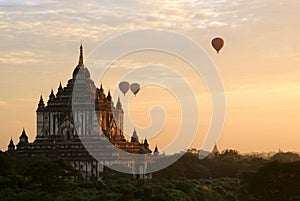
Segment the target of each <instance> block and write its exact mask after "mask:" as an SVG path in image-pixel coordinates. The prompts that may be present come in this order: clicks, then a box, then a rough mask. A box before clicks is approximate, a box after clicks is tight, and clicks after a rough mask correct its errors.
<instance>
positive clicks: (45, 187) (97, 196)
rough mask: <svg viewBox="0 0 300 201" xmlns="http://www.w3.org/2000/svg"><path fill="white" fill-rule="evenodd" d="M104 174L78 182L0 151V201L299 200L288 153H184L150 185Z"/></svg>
mask: <svg viewBox="0 0 300 201" xmlns="http://www.w3.org/2000/svg"><path fill="white" fill-rule="evenodd" d="M170 157H171V156H170ZM160 160H163V159H160ZM104 170H105V171H104V173H103V180H102V181H84V180H83V179H82V177H81V175H80V173H79V172H78V171H76V170H74V169H73V168H72V166H70V165H69V164H68V163H67V162H65V161H63V160H62V159H55V160H50V159H47V158H41V157H32V158H21V157H18V156H17V155H14V154H9V153H7V152H1V153H0V200H1V201H2V200H3V201H6V200H12V201H18V200H22V201H23V200H25V201H26V200H43V201H47V200H57V201H59V200H89V201H93V200H104V201H108V200H112V201H114V200H116V201H117V200H122V201H127V200H128V201H131V200H136V201H138V200H139V201H154V200H155V201H156V200H157V201H163V200H165V201H168V200H170V201H176V200H178V201H181V200H182V201H196V200H199V201H231V200H232V201H237V200H241V201H269V200H270V201H294V200H295V201H296V200H299V201H300V157H299V155H298V154H294V153H277V154H275V155H274V156H273V157H272V158H270V159H263V158H260V157H254V156H243V155H240V154H239V153H238V152H237V151H234V150H226V151H224V152H222V153H221V154H217V155H215V156H213V157H207V158H205V159H202V160H200V159H198V154H197V152H196V151H195V150H189V151H188V152H187V153H186V154H185V155H184V156H183V157H182V158H181V159H180V160H178V161H177V162H176V163H174V164H173V165H171V166H169V167H168V168H166V169H164V170H161V171H159V172H156V173H154V174H153V179H152V180H138V179H136V180H135V179H132V176H131V175H126V174H121V173H118V172H115V171H113V170H111V169H108V168H105V169H104Z"/></svg>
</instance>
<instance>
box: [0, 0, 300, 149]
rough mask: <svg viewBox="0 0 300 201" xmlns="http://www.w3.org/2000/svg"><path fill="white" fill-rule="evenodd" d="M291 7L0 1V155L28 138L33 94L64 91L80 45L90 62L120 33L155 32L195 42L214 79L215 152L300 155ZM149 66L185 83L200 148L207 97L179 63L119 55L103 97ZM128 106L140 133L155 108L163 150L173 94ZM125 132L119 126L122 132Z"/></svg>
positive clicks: (217, 0) (211, 0) (145, 97)
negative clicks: (222, 113)
mask: <svg viewBox="0 0 300 201" xmlns="http://www.w3.org/2000/svg"><path fill="white" fill-rule="evenodd" d="M299 7H300V2H299V1H298V0H286V1H277V0H265V1H260V0H252V1H246V0H238V1H229V0H202V1H196V0H172V1H171V0H161V1H158V0H152V1H146V2H144V1H138V0H119V1H112V0H109V1H108V0H107V1H95V0H94V1H93V0H91V1H79V0H73V1H54V0H44V1H33V0H28V1H27V0H13V1H12V0H0V38H1V45H0V72H1V73H0V92H1V93H0V122H1V123H0V125H1V127H0V135H1V140H0V149H1V150H6V148H7V145H8V143H9V140H10V138H13V140H14V142H15V143H16V142H18V137H19V136H20V134H21V131H22V129H23V128H25V129H26V131H27V134H28V136H29V140H30V141H33V140H34V138H35V135H36V124H35V121H36V120H35V118H36V117H35V110H36V107H37V103H38V101H39V96H40V95H43V97H44V99H45V100H47V99H48V96H49V94H50V91H51V89H52V88H53V89H54V91H57V88H58V85H59V82H62V84H63V85H66V83H67V81H68V79H70V78H71V75H72V71H73V69H74V68H75V66H76V64H77V61H78V60H77V59H78V51H79V50H78V48H79V45H80V41H83V44H84V51H85V55H89V54H91V53H92V51H93V50H94V49H95V48H96V47H97V46H98V45H99V44H100V43H101V42H103V41H105V40H107V39H109V38H111V37H114V36H116V35H118V34H122V33H124V32H128V31H134V30H137V29H145V28H163V29H168V30H171V31H176V32H178V33H181V34H184V35H185V36H187V37H189V38H190V39H192V40H193V41H195V43H197V44H198V45H199V46H201V47H202V48H203V50H204V51H205V52H206V53H207V55H208V56H209V57H210V58H211V59H212V61H213V62H214V64H215V65H216V67H217V69H218V71H219V73H220V76H221V78H222V81H223V84H224V88H225V96H226V120H225V123H224V129H223V132H222V134H221V136H220V138H219V139H218V140H217V142H216V143H217V145H218V147H219V149H228V148H231V149H237V150H239V151H240V152H264V151H266V152H267V151H277V150H278V149H281V150H284V151H297V152H300V123H299V120H300V118H299V113H300V79H299V77H300V48H299V47H300V38H299V33H300V26H299V20H298V19H299ZM215 36H221V37H222V38H224V40H225V46H224V47H223V49H222V50H221V52H220V54H216V52H215V51H214V50H213V49H212V47H211V45H210V41H211V39H212V38H213V37H215ZM149 61H151V62H153V63H155V64H162V65H166V66H171V67H172V68H173V69H176V70H177V71H178V72H179V73H181V74H182V75H183V76H184V77H186V79H187V80H188V81H189V83H190V84H191V85H192V87H193V89H194V91H195V93H196V97H197V101H198V106H199V108H201V112H202V113H201V120H200V121H199V125H200V127H199V130H198V133H197V136H196V138H195V139H194V142H193V144H192V147H195V148H200V147H201V144H202V143H203V139H204V137H205V134H206V132H207V130H208V127H209V123H210V118H211V109H210V108H211V107H210V99H209V96H208V92H207V89H206V87H205V84H203V81H202V80H201V79H199V77H194V76H193V75H194V74H193V72H192V71H191V70H188V69H189V65H188V64H186V63H185V62H184V61H182V60H180V59H178V58H176V57H174V56H172V55H168V54H165V53H159V52H153V51H152V52H151V51H148V52H143V53H134V54H132V55H126V56H124V57H122V58H120V59H119V60H118V61H116V62H114V63H113V65H115V66H117V68H112V70H111V71H109V72H108V75H107V76H106V77H104V79H103V80H102V82H103V85H104V89H105V90H106V91H107V90H108V89H114V88H116V85H117V83H116V82H111V80H112V79H111V78H116V77H117V74H118V73H120V72H122V67H124V68H123V70H124V69H126V66H138V65H140V64H146V63H147V64H148V63H149ZM132 68H134V67H132ZM161 76H162V77H163V76H164V73H163V72H162V75H161ZM96 84H97V86H99V83H98V82H96ZM153 94H156V95H155V96H153ZM127 98H129V99H130V104H129V108H131V110H130V115H131V118H132V120H133V121H134V122H135V125H134V126H135V127H136V128H137V131H138V133H139V131H141V130H142V128H143V127H145V126H147V125H148V124H149V122H151V119H149V118H150V117H149V116H147V115H145V114H148V111H149V108H151V105H153V104H154V105H157V104H158V105H162V107H163V108H164V111H165V112H166V114H168V115H167V117H168V118H167V121H166V125H165V127H164V128H163V129H162V130H161V131H160V132H159V134H158V135H157V136H152V137H149V138H150V139H149V141H150V145H151V148H153V147H154V146H155V145H156V144H157V145H158V146H159V147H164V146H166V145H167V144H168V143H170V142H171V141H172V138H173V137H174V134H175V133H176V129H178V127H179V126H178V124H180V104H177V103H176V101H174V96H172V95H171V94H170V93H169V92H168V91H166V90H164V89H161V88H159V87H157V88H156V87H144V88H143V90H141V91H140V92H139V94H138V95H137V96H136V97H134V96H131V97H127ZM122 99H124V97H122V96H121V100H122ZM114 100H115V101H116V97H114ZM169 100H170V101H169ZM125 127H126V125H125ZM132 127H133V125H127V127H126V132H127V133H130V132H132ZM139 134H140V136H141V137H147V136H145V134H143V133H139ZM129 135H130V134H129ZM147 135H148V134H147Z"/></svg>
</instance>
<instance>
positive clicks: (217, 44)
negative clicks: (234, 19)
mask: <svg viewBox="0 0 300 201" xmlns="http://www.w3.org/2000/svg"><path fill="white" fill-rule="evenodd" d="M211 45H212V46H213V47H214V48H215V50H216V51H217V53H218V54H219V51H220V50H221V49H222V47H223V46H224V40H223V39H222V38H219V37H217V38H214V39H212V41H211Z"/></svg>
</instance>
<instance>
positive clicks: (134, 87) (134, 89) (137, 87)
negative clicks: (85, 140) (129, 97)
mask: <svg viewBox="0 0 300 201" xmlns="http://www.w3.org/2000/svg"><path fill="white" fill-rule="evenodd" d="M130 90H131V91H132V93H134V95H136V94H137V93H138V92H139V91H140V85H139V84H138V83H132V84H131V85H130Z"/></svg>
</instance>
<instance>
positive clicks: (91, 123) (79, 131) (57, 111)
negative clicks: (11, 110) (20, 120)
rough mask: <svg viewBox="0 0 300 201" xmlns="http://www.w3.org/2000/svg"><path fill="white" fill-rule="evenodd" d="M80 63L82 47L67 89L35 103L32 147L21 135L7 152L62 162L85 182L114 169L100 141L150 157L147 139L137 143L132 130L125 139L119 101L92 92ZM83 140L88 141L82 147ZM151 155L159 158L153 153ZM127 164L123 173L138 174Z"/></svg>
mask: <svg viewBox="0 0 300 201" xmlns="http://www.w3.org/2000/svg"><path fill="white" fill-rule="evenodd" d="M83 58H84V57H83V47H82V45H81V46H80V54H79V61H78V64H77V66H76V67H75V69H74V71H73V74H72V78H71V79H69V80H68V82H67V85H66V86H64V87H63V86H62V84H61V83H60V84H59V87H58V89H57V92H56V94H55V93H54V91H53V89H52V90H51V93H50V95H49V98H48V100H47V102H46V103H45V101H44V99H43V97H42V96H41V97H40V100H39V103H38V106H37V110H36V125H37V129H36V137H35V140H34V142H29V141H28V136H27V134H26V131H25V129H23V131H22V133H21V136H20V137H19V142H18V143H17V145H16V146H15V144H14V142H13V140H12V139H11V141H10V143H9V145H8V151H10V152H15V153H18V154H22V155H24V156H25V157H26V156H45V157H48V158H55V157H61V158H63V159H65V160H66V161H68V162H70V163H71V164H72V165H73V167H74V168H75V169H78V170H79V171H81V172H82V175H83V176H84V177H85V178H86V179H90V178H92V177H93V178H98V179H99V178H101V173H102V171H103V165H108V166H109V165H111V164H113V163H117V162H116V160H115V159H114V158H113V157H110V154H111V153H105V152H106V150H107V149H105V148H104V147H105V146H107V144H105V143H104V140H103V143H102V144H101V143H99V141H100V142H101V139H104V138H105V139H107V140H108V141H109V142H110V143H111V145H112V146H115V147H117V148H119V149H120V150H123V151H125V152H128V153H134V154H139V153H142V154H151V153H152V151H151V150H150V148H149V144H148V142H147V139H144V140H140V139H139V138H138V135H137V132H136V131H135V130H134V131H133V134H132V136H131V138H130V139H129V140H127V139H126V137H127V138H128V135H126V134H125V133H124V131H123V124H124V119H123V118H124V112H123V109H122V104H121V102H120V99H119V98H118V99H117V103H116V104H114V102H113V100H112V96H111V94H110V91H108V93H107V95H106V94H105V92H104V89H103V87H102V84H101V86H100V87H99V88H97V87H96V86H95V83H94V82H93V80H91V78H90V73H89V70H88V69H87V67H86V66H85V64H84V59H83ZM74 99H75V101H74ZM77 103H78V104H77ZM74 105H75V106H74ZM74 107H75V109H74ZM83 139H87V140H85V143H83ZM93 139H94V140H93ZM99 139H100V140H99ZM96 141H97V143H96ZM102 145H103V148H101V146H102ZM95 146H97V150H96V151H97V154H101V156H103V157H102V158H104V159H105V160H101V163H100V162H99V160H96V159H95V157H94V155H91V154H90V153H91V151H90V150H89V148H88V147H95ZM99 147H100V148H99ZM153 154H154V155H157V154H158V149H157V147H156V148H155V152H154V153H153ZM126 160H127V162H128V163H127V165H128V167H130V168H132V173H133V174H140V171H138V169H140V167H137V168H135V166H136V164H133V163H132V161H131V159H130V158H127V159H126ZM148 162H149V159H148ZM145 164H147V163H145ZM145 164H144V166H145ZM143 168H145V167H143ZM142 177H145V175H142Z"/></svg>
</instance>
